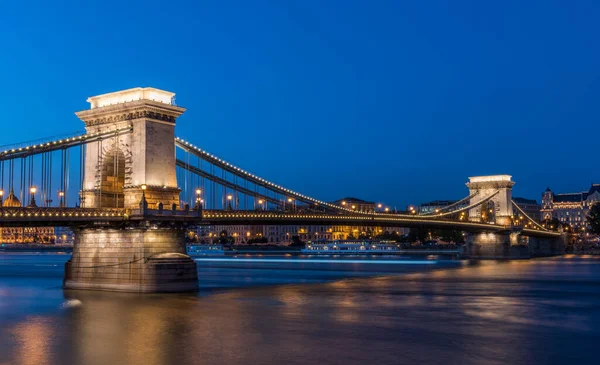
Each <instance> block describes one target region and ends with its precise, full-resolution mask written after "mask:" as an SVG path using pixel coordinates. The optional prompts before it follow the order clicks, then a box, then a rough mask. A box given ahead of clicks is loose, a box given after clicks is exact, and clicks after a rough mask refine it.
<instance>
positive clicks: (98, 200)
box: [76, 87, 185, 208]
mask: <svg viewBox="0 0 600 365" xmlns="http://www.w3.org/2000/svg"><path fill="white" fill-rule="evenodd" d="M174 97H175V94H174V93H171V92H167V91H162V90H158V89H154V88H149V87H147V88H135V89H129V90H124V91H119V92H114V93H110V94H104V95H99V96H93V97H90V98H88V100H87V101H88V102H89V103H90V109H89V110H85V111H81V112H78V113H76V114H77V116H78V117H79V118H80V119H81V120H82V121H83V122H84V123H85V129H86V133H87V134H94V133H106V132H111V131H114V132H115V135H114V137H109V138H107V139H105V140H101V141H99V142H93V143H89V144H87V145H86V155H85V166H84V169H85V173H84V184H83V189H84V190H83V191H82V192H81V200H82V205H83V206H84V207H86V208H137V207H138V204H139V202H140V199H141V197H142V189H141V187H142V186H143V185H145V187H146V192H145V195H146V200H147V201H148V205H149V206H150V207H154V206H156V205H157V204H158V203H160V202H162V203H163V205H164V206H165V207H169V208H170V207H171V205H172V204H173V203H176V204H179V192H180V190H179V188H178V187H177V178H176V174H175V145H174V143H170V142H171V141H173V140H174V138H175V119H176V118H177V117H179V116H180V115H181V114H183V112H185V109H184V108H181V107H178V106H175V105H174V103H173V102H172V100H173V99H174Z"/></svg>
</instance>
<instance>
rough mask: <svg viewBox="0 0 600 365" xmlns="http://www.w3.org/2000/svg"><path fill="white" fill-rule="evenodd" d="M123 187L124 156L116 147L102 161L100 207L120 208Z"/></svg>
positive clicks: (122, 199)
mask: <svg viewBox="0 0 600 365" xmlns="http://www.w3.org/2000/svg"><path fill="white" fill-rule="evenodd" d="M124 185H125V154H124V153H123V152H122V151H121V150H120V149H119V148H118V147H113V148H112V149H110V150H109V151H108V152H106V154H105V155H104V158H103V160H102V185H101V193H102V207H104V208H122V207H123V206H124V203H125V200H124V194H123V186H124Z"/></svg>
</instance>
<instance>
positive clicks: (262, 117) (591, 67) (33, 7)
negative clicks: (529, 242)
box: [0, 0, 600, 208]
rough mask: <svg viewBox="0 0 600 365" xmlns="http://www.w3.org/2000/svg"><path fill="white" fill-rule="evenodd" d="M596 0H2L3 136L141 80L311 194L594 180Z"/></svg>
mask: <svg viewBox="0 0 600 365" xmlns="http://www.w3.org/2000/svg"><path fill="white" fill-rule="evenodd" d="M599 16H600V3H599V2H595V1H577V2H565V1H527V2H523V1H504V2H482V1H464V2H463V1H451V2H450V1H418V2H405V1H337V2H336V1H307V0H304V1H260V0H256V1H217V2H208V1H169V2H164V1H160V2H159V1H150V0H146V1H127V2H123V1H112V0H104V1H101V2H94V1H89V2H81V1H56V2H48V1H37V0H34V1H22V2H17V1H11V2H8V4H6V3H4V4H2V10H1V11H0V45H1V48H0V107H2V110H3V122H2V133H1V134H0V144H2V145H4V144H9V143H13V142H18V141H26V140H33V139H38V138H43V137H46V136H53V135H60V134H66V133H70V132H74V131H78V130H82V129H83V128H82V127H83V125H82V123H81V122H80V121H79V120H78V119H77V118H76V117H75V115H74V114H73V113H74V112H75V111H78V110H82V109H85V108H87V106H88V105H87V103H86V102H85V100H86V98H87V97H88V96H91V95H97V94H102V93H106V92H110V91H116V90H120V89H125V88H130V87H136V86H152V87H157V88H162V89H165V90H169V91H173V92H175V93H177V103H178V104H179V105H181V106H184V107H186V108H188V111H187V112H186V113H185V114H184V115H183V116H182V117H181V118H180V119H179V121H178V126H177V134H178V135H180V136H182V137H185V138H186V139H189V140H192V141H194V142H195V143H196V144H197V145H199V146H201V147H203V148H204V149H206V150H208V151H210V152H211V153H213V154H216V155H218V156H221V157H222V158H224V159H226V160H228V161H231V162H233V163H235V164H237V165H239V166H240V167H243V168H245V169H247V170H249V171H252V172H253V173H255V174H257V175H259V176H263V177H265V178H267V179H270V180H272V181H275V182H277V183H279V184H281V185H284V186H287V187H289V188H291V189H294V190H297V191H301V192H303V193H305V194H307V195H312V196H315V197H317V198H321V199H326V200H334V199H337V198H339V197H342V196H356V197H360V198H363V199H369V200H375V201H382V202H385V203H388V204H390V205H392V206H394V205H396V206H398V208H400V207H403V206H404V205H406V204H413V203H419V202H422V201H426V200H432V199H453V198H459V197H462V196H465V195H467V191H466V188H465V186H464V183H465V182H466V181H467V177H468V176H472V175H478V174H499V173H506V174H511V175H513V179H514V180H515V181H516V182H517V184H516V185H515V195H520V196H525V197H530V198H536V199H538V200H539V197H540V194H541V192H542V191H543V190H544V189H545V188H546V186H548V185H549V186H550V187H551V188H553V189H554V190H555V191H565V192H566V191H576V190H581V189H587V188H588V187H589V184H590V182H591V181H596V182H600V170H599V169H598V165H599V163H598V156H599V154H598V137H599V136H600V123H599V121H600V109H599V108H598V105H599V100H600V67H599V65H600V47H598V36H599V35H600V25H599V24H600V23H599V22H598V21H597V20H598V18H599Z"/></svg>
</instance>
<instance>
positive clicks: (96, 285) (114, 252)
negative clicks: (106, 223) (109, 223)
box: [63, 227, 198, 293]
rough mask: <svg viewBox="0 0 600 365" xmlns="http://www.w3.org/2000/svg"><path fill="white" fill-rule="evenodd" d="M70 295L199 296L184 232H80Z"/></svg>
mask: <svg viewBox="0 0 600 365" xmlns="http://www.w3.org/2000/svg"><path fill="white" fill-rule="evenodd" d="M63 286H64V288H65V289H87V290H109V291H124V292H138V293H157V292H163V293H164V292H193V291H197V290H198V273H197V269H196V262H195V261H194V260H192V259H191V258H190V257H189V256H187V255H186V250H185V230H184V229H182V228H178V227H177V228H152V227H148V228H138V227H133V228H132V227H127V228H124V229H116V228H80V229H78V230H77V232H76V236H75V243H74V246H73V256H72V258H71V259H70V260H69V261H68V262H67V263H66V264H65V278H64V283H63Z"/></svg>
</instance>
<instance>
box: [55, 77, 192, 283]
mask: <svg viewBox="0 0 600 365" xmlns="http://www.w3.org/2000/svg"><path fill="white" fill-rule="evenodd" d="M174 96H175V94H173V93H170V92H167V91H162V90H158V89H153V88H135V89H129V90H124V91H119V92H114V93H110V94H104V95H100V96H94V97H91V98H89V99H88V102H90V109H89V110H85V111H81V112H78V113H76V114H77V116H78V117H79V118H80V119H81V120H83V121H84V122H85V126H86V131H87V134H94V133H106V132H110V135H109V136H108V137H106V138H104V139H102V140H100V141H94V142H90V143H88V144H87V145H86V151H85V160H84V166H83V170H84V179H83V181H84V182H83V190H82V191H81V193H80V196H81V201H82V206H83V207H84V208H95V209H99V210H100V211H101V212H104V211H111V210H113V209H116V210H120V211H123V210H126V211H127V214H128V219H127V221H123V222H120V223H117V224H115V223H114V222H103V221H102V219H101V218H99V219H98V220H97V221H95V222H93V223H92V222H91V223H90V224H88V225H87V226H84V227H79V228H76V230H75V233H76V234H75V242H74V246H73V256H72V258H71V260H69V261H68V262H67V264H66V268H65V280H64V287H65V288H67V289H96V290H113V291H128V292H180V291H196V290H198V276H197V270H196V263H195V262H194V261H193V260H192V259H191V258H190V257H189V256H187V255H186V249H185V231H186V227H187V226H189V225H193V224H195V223H197V222H198V221H199V219H200V218H201V217H200V211H199V210H198V211H197V213H196V215H195V216H194V212H190V211H189V210H183V211H182V210H180V209H178V205H179V192H180V190H179V188H178V187H177V178H176V170H175V169H176V163H175V144H174V137H175V136H174V129H175V119H176V118H177V117H178V116H180V115H181V114H182V113H183V112H184V111H185V109H184V108H181V107H178V106H176V105H174V103H173V100H174ZM112 132H114V135H113V134H112ZM161 203H162V204H161ZM163 209H164V210H163Z"/></svg>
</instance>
